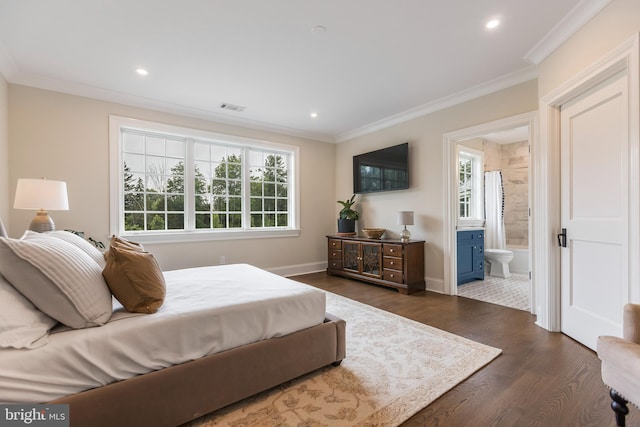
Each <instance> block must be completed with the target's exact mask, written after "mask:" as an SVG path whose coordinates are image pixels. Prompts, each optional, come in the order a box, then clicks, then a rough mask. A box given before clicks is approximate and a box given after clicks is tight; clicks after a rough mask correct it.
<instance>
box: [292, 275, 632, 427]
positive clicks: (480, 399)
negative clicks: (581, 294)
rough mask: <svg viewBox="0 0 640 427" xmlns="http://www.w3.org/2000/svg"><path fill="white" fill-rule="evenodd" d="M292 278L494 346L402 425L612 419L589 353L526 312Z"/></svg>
mask: <svg viewBox="0 0 640 427" xmlns="http://www.w3.org/2000/svg"><path fill="white" fill-rule="evenodd" d="M292 279H295V280H298V281H301V282H304V283H308V284H310V285H313V286H316V287H318V288H321V289H325V290H327V291H330V292H333V293H336V294H339V295H342V296H345V297H348V298H352V299H354V300H357V301H360V302H363V303H366V304H370V305H372V306H375V307H378V308H381V309H383V310H386V311H389V312H392V313H395V314H398V315H401V316H404V317H408V318H410V319H413V320H416V321H418V322H422V323H424V324H427V325H430V326H433V327H436V328H439V329H442V330H445V331H448V332H451V333H454V334H457V335H460V336H463V337H466V338H469V339H472V340H474V341H478V342H481V343H484V344H487V345H490V346H493V347H498V348H500V349H502V352H503V353H502V354H501V355H500V356H498V358H497V359H495V360H494V361H493V362H491V363H490V364H489V365H487V366H485V367H484V368H482V369H481V370H479V371H478V372H476V373H475V374H474V375H472V376H471V377H469V378H468V379H467V380H465V381H463V382H462V383H460V384H458V385H457V386H456V387H454V388H453V389H451V390H450V391H449V392H448V393H446V394H444V395H443V396H442V397H440V398H439V399H438V400H436V401H435V402H433V403H432V404H431V405H429V406H428V407H426V408H424V409H423V410H422V411H420V412H418V413H417V414H416V415H415V416H413V417H412V418H411V419H409V420H408V421H406V422H405V423H403V424H402V426H403V427H417V426H421V427H422V426H456V427H457V426H518V427H522V426H598V427H607V426H615V421H614V417H613V411H612V410H611V409H610V407H609V404H610V400H609V397H608V390H607V388H606V386H605V385H604V384H603V383H602V380H601V378H600V360H599V359H598V357H597V355H596V354H595V353H594V352H593V351H591V350H590V349H588V348H586V347H584V346H582V345H581V344H578V343H577V342H576V341H574V340H572V339H571V338H569V337H567V336H565V335H563V334H561V333H551V332H547V331H546V330H544V329H542V328H540V327H538V326H536V325H535V323H534V322H535V316H532V315H531V314H529V313H527V312H524V311H520V310H515V309H511V308H507V307H502V306H499V305H495V304H488V303H485V302H481V301H475V300H471V299H467V298H463V297H452V296H448V295H440V294H437V293H433V292H424V291H423V292H419V293H416V294H413V295H401V294H399V293H398V292H396V291H395V290H392V289H388V288H383V287H378V286H374V285H370V284H367V283H363V282H358V281H353V280H349V279H344V278H339V277H335V276H328V275H326V274H325V273H313V274H306V275H300V276H296V277H292ZM347 357H348V355H347ZM627 425H628V426H640V409H637V408H635V407H631V406H630V415H629V416H628V417H627Z"/></svg>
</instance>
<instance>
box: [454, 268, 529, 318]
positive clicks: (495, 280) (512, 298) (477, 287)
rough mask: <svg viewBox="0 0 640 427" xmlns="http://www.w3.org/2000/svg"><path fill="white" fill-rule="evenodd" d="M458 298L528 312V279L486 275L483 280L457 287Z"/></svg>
mask: <svg viewBox="0 0 640 427" xmlns="http://www.w3.org/2000/svg"><path fill="white" fill-rule="evenodd" d="M458 296H459V297H465V298H472V299H476V300H480V301H484V302H490V303H493V304H499V305H504V306H507V307H511V308H516V309H518V310H524V311H529V277H528V275H527V274H515V273H511V277H510V278H508V279H503V278H501V277H493V276H489V275H486V276H485V280H475V281H473V282H469V283H465V284H463V285H460V286H458Z"/></svg>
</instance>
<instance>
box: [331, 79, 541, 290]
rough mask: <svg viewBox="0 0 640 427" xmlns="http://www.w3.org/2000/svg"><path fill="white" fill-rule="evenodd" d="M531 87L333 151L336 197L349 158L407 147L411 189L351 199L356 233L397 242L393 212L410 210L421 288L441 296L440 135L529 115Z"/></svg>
mask: <svg viewBox="0 0 640 427" xmlns="http://www.w3.org/2000/svg"><path fill="white" fill-rule="evenodd" d="M537 98H538V96H537V82H536V81H535V80H534V81H529V82H527V83H523V84H520V85H518V86H514V87H512V88H508V89H505V90H502V91H499V92H496V93H493V94H490V95H486V96H483V97H480V98H478V99H475V100H472V101H469V102H465V103H463V104H460V105H457V106H454V107H451V108H447V109H445V110H442V111H437V112H435V113H432V114H429V115H426V116H423V117H419V118H416V119H414V120H411V121H408V122H406V123H402V124H399V125H396V126H393V127H390V128H387V129H383V130H381V131H378V132H375V133H372V134H369V135H364V136H361V137H358V138H354V139H352V140H349V141H346V142H343V143H341V144H339V145H338V147H337V152H336V197H337V198H338V199H340V200H342V199H344V198H346V197H349V196H350V195H351V193H352V191H353V178H352V156H353V155H355V154H359V153H363V152H366V151H370V150H374V149H378V148H383V147H387V146H391V145H394V144H399V143H402V142H406V141H408V142H409V155H410V157H411V159H410V168H411V172H410V174H411V175H410V180H411V184H410V185H411V188H410V189H408V190H403V191H393V192H386V193H377V194H367V195H361V196H358V197H357V201H358V202H359V203H358V208H359V209H360V210H361V212H362V216H361V220H360V221H358V223H359V224H358V227H359V228H362V227H382V228H386V229H388V230H390V231H389V232H387V234H386V236H385V237H396V238H397V237H398V236H399V230H400V227H399V226H398V225H396V223H395V221H396V212H397V211H400V210H413V211H414V212H415V225H414V226H410V227H409V229H410V231H411V233H412V237H413V238H415V239H424V240H426V241H427V245H426V247H425V263H426V264H425V267H426V275H427V287H428V288H429V289H432V290H435V291H440V292H442V291H443V290H444V271H443V268H444V266H443V262H444V258H443V244H444V230H443V205H442V204H443V187H444V179H443V174H444V171H443V134H444V133H447V132H451V131H455V130H457V129H462V128H466V127H470V126H473V125H477V124H481V123H486V122H490V121H493V120H498V119H501V118H505V117H510V116H514V115H517V114H521V113H525V112H529V111H534V110H536V109H537V108H538V104H537Z"/></svg>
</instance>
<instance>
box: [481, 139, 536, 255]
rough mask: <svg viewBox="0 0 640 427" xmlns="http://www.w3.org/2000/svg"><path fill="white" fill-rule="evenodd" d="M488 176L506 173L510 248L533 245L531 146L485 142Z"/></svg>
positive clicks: (504, 174)
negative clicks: (530, 223)
mask: <svg viewBox="0 0 640 427" xmlns="http://www.w3.org/2000/svg"><path fill="white" fill-rule="evenodd" d="M483 151H484V164H485V172H486V171H490V170H497V169H500V170H502V179H503V182H504V196H505V197H504V227H505V234H506V239H507V246H522V247H527V246H528V245H529V240H528V220H529V217H528V215H529V200H528V198H529V196H528V193H529V143H528V142H527V141H522V142H515V143H512V144H504V145H501V144H496V143H494V142H489V141H484V142H483Z"/></svg>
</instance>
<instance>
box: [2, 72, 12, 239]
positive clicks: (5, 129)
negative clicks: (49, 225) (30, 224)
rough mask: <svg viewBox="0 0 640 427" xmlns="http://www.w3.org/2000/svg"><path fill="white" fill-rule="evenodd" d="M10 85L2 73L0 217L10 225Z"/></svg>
mask: <svg viewBox="0 0 640 427" xmlns="http://www.w3.org/2000/svg"><path fill="white" fill-rule="evenodd" d="M8 91H9V86H8V84H7V81H6V80H5V79H4V77H3V76H2V74H0V218H2V220H3V222H4V223H5V225H6V226H7V228H8V227H9V206H10V198H9V93H8Z"/></svg>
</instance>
